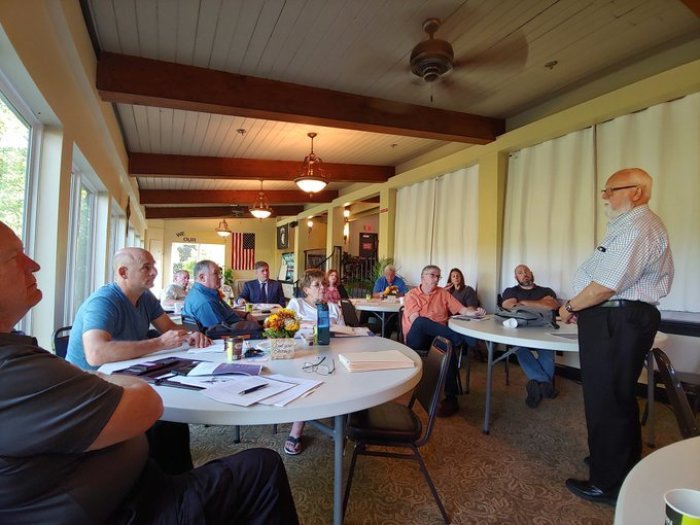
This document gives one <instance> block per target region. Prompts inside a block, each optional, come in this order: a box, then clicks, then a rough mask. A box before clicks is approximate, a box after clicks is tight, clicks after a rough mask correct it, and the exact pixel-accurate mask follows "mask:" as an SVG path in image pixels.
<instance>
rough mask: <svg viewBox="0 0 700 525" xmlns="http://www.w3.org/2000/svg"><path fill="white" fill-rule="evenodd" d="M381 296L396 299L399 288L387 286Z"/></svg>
mask: <svg viewBox="0 0 700 525" xmlns="http://www.w3.org/2000/svg"><path fill="white" fill-rule="evenodd" d="M382 295H383V296H384V297H389V296H393V297H396V296H397V295H399V287H398V286H394V285H391V286H387V287H386V288H385V289H384V292H382Z"/></svg>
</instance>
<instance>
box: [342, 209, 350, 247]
mask: <svg viewBox="0 0 700 525" xmlns="http://www.w3.org/2000/svg"><path fill="white" fill-rule="evenodd" d="M343 217H344V218H345V224H343V243H344V244H347V243H348V237H350V210H348V209H347V208H343Z"/></svg>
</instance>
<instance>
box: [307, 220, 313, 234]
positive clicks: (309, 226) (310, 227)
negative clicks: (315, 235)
mask: <svg viewBox="0 0 700 525" xmlns="http://www.w3.org/2000/svg"><path fill="white" fill-rule="evenodd" d="M306 226H308V228H309V233H311V230H312V228H313V227H314V221H312V220H311V219H309V220H308V221H306Z"/></svg>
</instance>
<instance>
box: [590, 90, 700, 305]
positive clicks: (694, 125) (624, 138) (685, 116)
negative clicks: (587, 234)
mask: <svg viewBox="0 0 700 525" xmlns="http://www.w3.org/2000/svg"><path fill="white" fill-rule="evenodd" d="M597 135H598V137H597V157H598V160H597V163H598V174H599V176H598V189H600V188H603V187H604V185H605V181H606V179H607V178H608V177H609V176H610V175H611V174H612V173H614V172H615V171H617V170H619V169H621V168H630V167H639V168H642V169H644V170H646V171H647V172H649V174H650V175H651V176H652V177H653V179H654V187H653V190H652V198H651V202H650V203H649V205H650V207H651V209H652V210H654V212H655V213H656V214H658V215H659V216H660V217H661V219H662V220H663V221H664V224H665V225H666V229H667V230H668V232H669V237H670V240H671V250H672V251H673V261H674V264H675V270H676V273H675V279H674V282H673V286H672V288H671V293H670V294H669V295H668V297H666V298H665V299H663V300H662V301H661V305H660V308H661V309H662V310H675V311H684V312H700V277H698V275H699V271H700V270H699V269H700V93H695V94H693V95H689V96H686V97H683V98H681V99H678V100H674V101H671V102H667V103H664V104H659V105H656V106H652V107H650V108H648V109H646V110H644V111H639V112H637V113H633V114H631V115H625V116H623V117H618V118H616V119H613V120H611V121H609V122H606V123H603V124H600V125H599V126H598V130H597ZM599 208H600V210H601V211H599V217H600V226H599V229H598V232H597V233H598V235H597V237H598V238H601V237H602V235H603V233H604V231H605V220H604V214H603V212H602V208H601V207H600V206H599Z"/></svg>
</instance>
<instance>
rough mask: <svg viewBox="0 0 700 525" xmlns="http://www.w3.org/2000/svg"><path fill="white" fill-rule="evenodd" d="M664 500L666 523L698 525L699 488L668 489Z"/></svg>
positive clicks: (699, 509)
mask: <svg viewBox="0 0 700 525" xmlns="http://www.w3.org/2000/svg"><path fill="white" fill-rule="evenodd" d="M664 501H665V502H666V522H665V523H666V525H700V490H692V489H673V490H669V491H668V492H666V494H664Z"/></svg>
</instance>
